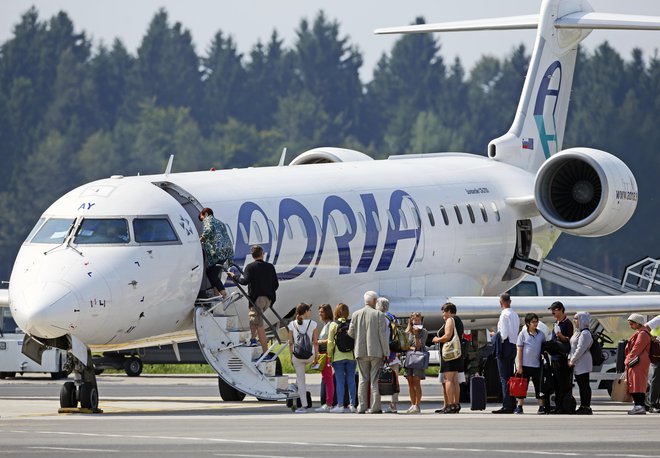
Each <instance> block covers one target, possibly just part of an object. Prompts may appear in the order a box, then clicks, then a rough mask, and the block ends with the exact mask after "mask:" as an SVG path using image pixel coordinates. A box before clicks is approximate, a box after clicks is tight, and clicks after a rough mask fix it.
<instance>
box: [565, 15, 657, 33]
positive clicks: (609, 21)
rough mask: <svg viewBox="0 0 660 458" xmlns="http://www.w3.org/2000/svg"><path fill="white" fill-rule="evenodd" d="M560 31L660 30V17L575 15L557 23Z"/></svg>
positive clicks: (567, 16)
mask: <svg viewBox="0 0 660 458" xmlns="http://www.w3.org/2000/svg"><path fill="white" fill-rule="evenodd" d="M555 27H556V28H558V29H593V30H596V29H616V30H660V16H636V15H631V14H618V13H585V12H580V13H573V14H567V15H566V16H563V17H561V18H559V19H557V20H556V21H555Z"/></svg>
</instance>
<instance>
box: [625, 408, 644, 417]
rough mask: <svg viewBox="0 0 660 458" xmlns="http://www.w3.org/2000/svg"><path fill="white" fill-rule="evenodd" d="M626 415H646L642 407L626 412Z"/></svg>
mask: <svg viewBox="0 0 660 458" xmlns="http://www.w3.org/2000/svg"><path fill="white" fill-rule="evenodd" d="M628 415H646V409H645V408H644V406H635V407H633V408H632V409H631V410H629V411H628Z"/></svg>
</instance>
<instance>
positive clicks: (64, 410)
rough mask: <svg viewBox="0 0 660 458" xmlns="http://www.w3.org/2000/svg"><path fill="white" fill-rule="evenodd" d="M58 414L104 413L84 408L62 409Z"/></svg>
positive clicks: (100, 410)
mask: <svg viewBox="0 0 660 458" xmlns="http://www.w3.org/2000/svg"><path fill="white" fill-rule="evenodd" d="M57 413H81V414H93V413H103V410H102V409H83V408H82V407H61V408H59V409H57Z"/></svg>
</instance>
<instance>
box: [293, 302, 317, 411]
mask: <svg viewBox="0 0 660 458" xmlns="http://www.w3.org/2000/svg"><path fill="white" fill-rule="evenodd" d="M311 315H312V310H311V307H310V306H309V304H305V303H304V302H301V303H300V304H298V306H297V307H296V319H295V320H294V321H292V322H291V323H289V326H288V328H289V351H290V352H291V363H292V364H293V367H294V369H295V370H296V383H297V384H298V395H299V396H300V403H301V407H299V408H298V409H296V410H295V413H306V412H307V408H306V407H305V405H306V403H307V385H306V384H305V370H306V368H307V365H308V364H309V363H311V362H314V363H316V362H317V361H318V359H319V345H318V341H317V335H318V331H317V329H316V321H313V320H311V319H310V317H311Z"/></svg>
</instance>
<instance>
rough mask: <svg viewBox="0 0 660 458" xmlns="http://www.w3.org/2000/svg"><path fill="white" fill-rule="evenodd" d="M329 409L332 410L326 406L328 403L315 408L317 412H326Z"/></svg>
mask: <svg viewBox="0 0 660 458" xmlns="http://www.w3.org/2000/svg"><path fill="white" fill-rule="evenodd" d="M331 410H332V408H331V407H328V404H323V405H322V406H321V407H319V408H318V409H316V411H317V412H326V413H327V412H330V411H331ZM342 410H344V409H342Z"/></svg>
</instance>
